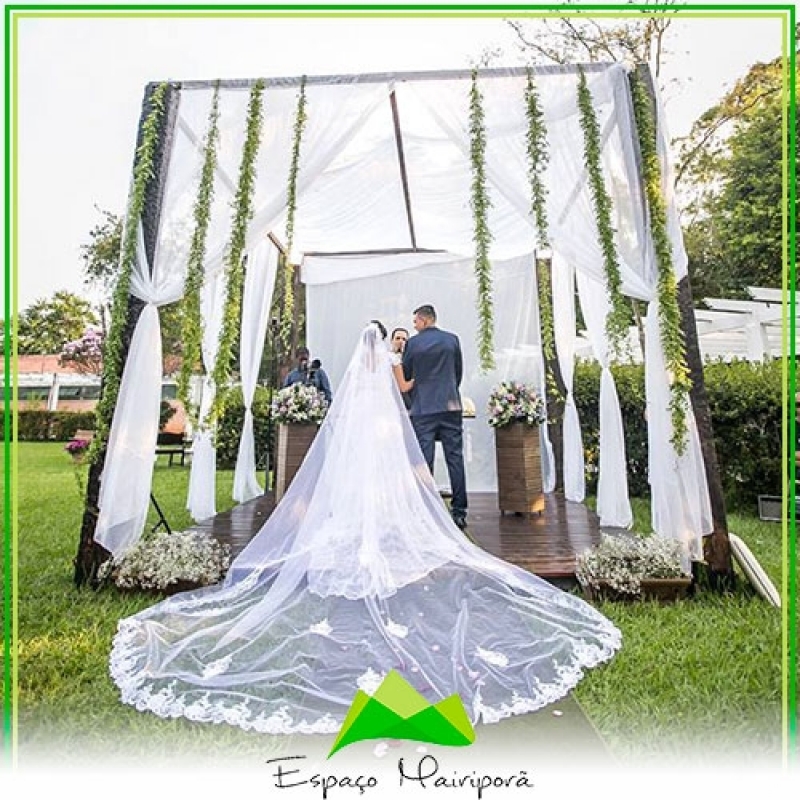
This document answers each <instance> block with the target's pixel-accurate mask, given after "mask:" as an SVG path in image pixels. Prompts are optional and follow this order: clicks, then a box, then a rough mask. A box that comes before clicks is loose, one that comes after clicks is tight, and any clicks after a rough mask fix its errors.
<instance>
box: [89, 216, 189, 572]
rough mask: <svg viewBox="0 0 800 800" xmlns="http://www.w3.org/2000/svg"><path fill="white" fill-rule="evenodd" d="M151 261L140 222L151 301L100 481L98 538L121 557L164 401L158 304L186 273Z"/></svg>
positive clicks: (176, 291)
mask: <svg viewBox="0 0 800 800" xmlns="http://www.w3.org/2000/svg"><path fill="white" fill-rule="evenodd" d="M155 262H156V263H155V266H154V269H153V274H152V276H151V274H150V269H149V267H148V264H147V257H146V255H145V246H144V236H143V234H142V227H141V224H140V225H139V226H138V236H137V247H136V260H135V263H134V267H133V270H132V273H131V294H133V295H135V296H136V297H138V298H140V299H141V300H144V302H145V303H147V305H146V306H145V307H144V309H142V313H141V315H140V316H139V319H138V321H137V323H136V328H135V329H134V332H133V337H132V339H131V344H130V349H129V351H128V358H127V360H126V362H125V368H124V370H123V373H122V380H121V383H120V389H119V395H118V399H117V406H116V409H115V411H114V419H113V421H112V423H111V431H110V433H109V439H108V447H107V452H106V460H105V464H104V467H103V474H102V477H101V481H100V496H99V506H100V514H99V517H98V520H97V527H96V529H95V534H94V538H95V541H96V542H98V543H99V544H101V545H102V546H103V547H105V549H106V550H108V551H109V552H110V553H111V554H112V555H113V556H115V557H117V558H119V557H120V556H122V555H124V553H125V552H126V551H127V550H129V549H130V548H131V547H132V546H133V545H134V544H136V542H137V541H138V540H139V538H140V537H141V535H142V531H143V530H144V525H145V521H146V520H147V509H148V507H149V504H150V489H151V485H152V481H153V459H154V454H155V449H156V439H157V437H158V419H159V409H160V405H161V377H162V376H161V365H162V357H161V327H160V324H159V319H158V306H163V305H167V304H168V303H174V302H175V301H176V300H178V299H179V298H180V296H181V293H182V291H183V287H182V282H181V276H180V275H179V274H177V273H175V272H170V271H168V270H159V268H158V266H159V259H158V256H156V260H155Z"/></svg>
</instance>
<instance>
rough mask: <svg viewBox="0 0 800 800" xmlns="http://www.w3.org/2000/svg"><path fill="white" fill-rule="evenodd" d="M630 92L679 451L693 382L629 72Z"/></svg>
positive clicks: (652, 132)
mask: <svg viewBox="0 0 800 800" xmlns="http://www.w3.org/2000/svg"><path fill="white" fill-rule="evenodd" d="M630 80H631V95H632V99H633V112H634V117H635V118H636V127H637V131H638V134H639V148H640V150H641V153H642V173H643V176H642V177H643V179H644V190H645V196H646V198H647V208H648V210H649V212H650V232H651V235H652V237H653V245H654V247H655V254H656V267H657V269H658V284H657V294H658V322H659V332H660V334H661V348H662V350H663V352H664V364H665V366H666V368H667V371H668V372H669V375H670V401H669V408H670V412H671V416H672V437H671V442H672V446H673V447H674V448H675V452H676V453H678V454H682V453H683V452H684V450H685V449H686V415H687V414H688V413H690V410H689V391H690V390H691V388H692V382H691V379H690V377H689V367H688V366H687V364H686V346H685V342H684V336H683V327H682V324H681V311H680V307H679V306H678V285H677V282H676V280H675V269H674V266H673V262H672V244H671V243H670V238H669V232H668V230H667V206H666V203H665V202H664V195H663V194H662V191H661V164H660V162H659V159H658V150H657V148H656V124H655V119H654V117H653V111H652V108H651V105H650V97H649V95H648V94H647V90H646V89H645V87H644V85H643V83H642V80H641V78H640V77H639V76H638V75H637V74H636V73H632V74H631V78H630Z"/></svg>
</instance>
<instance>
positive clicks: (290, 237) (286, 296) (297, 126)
mask: <svg viewBox="0 0 800 800" xmlns="http://www.w3.org/2000/svg"><path fill="white" fill-rule="evenodd" d="M307 119H308V116H307V114H306V76H305V75H303V77H302V78H301V80H300V94H299V96H298V98H297V112H296V114H295V119H294V139H293V141H292V163H291V165H290V166H289V182H288V185H287V188H286V258H285V259H284V272H283V313H282V314H281V339H282V340H283V343H284V345H288V343H289V339H290V337H291V333H292V324H293V322H294V264H292V261H291V259H292V246H293V244H294V217H295V213H296V211H297V175H298V172H299V171H300V144H301V142H302V140H303V128H304V127H305V124H306V120H307Z"/></svg>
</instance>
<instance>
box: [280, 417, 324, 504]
mask: <svg viewBox="0 0 800 800" xmlns="http://www.w3.org/2000/svg"><path fill="white" fill-rule="evenodd" d="M318 430H319V426H318V425H284V424H281V425H279V426H278V448H277V457H276V460H275V502H276V503H277V502H278V501H279V500H280V499H281V497H283V495H284V494H285V493H286V490H287V489H288V488H289V484H291V482H292V480H293V479H294V476H295V474H296V473H297V470H298V469H300V465H301V464H302V463H303V459H304V458H305V457H306V453H307V452H308V448H309V447H311V443H312V442H313V441H314V437H315V436H316V435H317V431H318Z"/></svg>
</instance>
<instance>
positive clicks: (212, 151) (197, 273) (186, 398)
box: [178, 85, 219, 425]
mask: <svg viewBox="0 0 800 800" xmlns="http://www.w3.org/2000/svg"><path fill="white" fill-rule="evenodd" d="M218 123H219V85H217V87H216V89H215V90H214V97H213V99H212V101H211V109H210V111H209V113H208V132H207V133H206V143H205V148H204V150H203V168H202V171H201V173H200V184H199V186H198V188H197V198H196V199H195V203H194V212H193V216H194V225H195V227H194V232H193V233H192V242H191V245H190V247H189V260H188V264H187V266H186V282H185V284H184V294H183V302H182V303H181V306H180V329H181V341H182V346H183V358H182V360H181V366H180V373H179V375H178V397H180V399H181V402H182V403H183V407H184V408H185V409H186V416H187V418H188V419H189V420H190V421H191V423H192V424H193V425H197V411H196V409H195V407H194V403H192V402H191V398H190V381H191V377H192V375H193V373H194V371H195V369H196V368H197V367H198V366H200V365H201V364H202V359H201V347H202V341H203V324H202V320H201V313H200V292H201V289H202V287H203V275H204V271H203V262H204V260H205V253H206V235H207V234H208V223H209V219H210V218H211V203H212V200H213V197H214V171H215V169H216V164H217V141H218V138H219V132H218V127H217V126H218Z"/></svg>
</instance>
